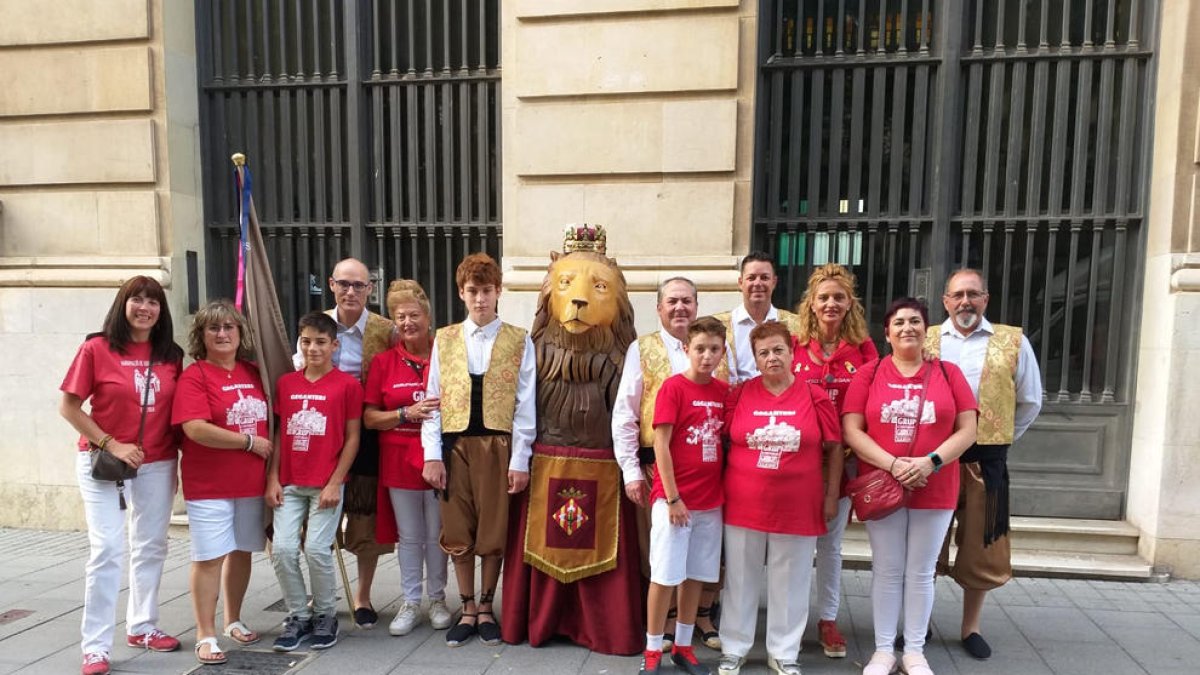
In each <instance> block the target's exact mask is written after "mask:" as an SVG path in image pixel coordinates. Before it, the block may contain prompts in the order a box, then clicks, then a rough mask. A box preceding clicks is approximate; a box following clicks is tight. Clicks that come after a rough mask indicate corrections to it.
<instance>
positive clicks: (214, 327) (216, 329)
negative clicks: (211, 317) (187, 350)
mask: <svg viewBox="0 0 1200 675" xmlns="http://www.w3.org/2000/svg"><path fill="white" fill-rule="evenodd" d="M204 329H205V330H207V331H208V332H210V333H212V334H213V335H220V334H221V332H222V331H224V332H226V333H232V332H234V331H236V330H237V329H238V327H237V325H236V324H232V323H221V324H217V323H210V324H208V325H207V326H205V327H204Z"/></svg>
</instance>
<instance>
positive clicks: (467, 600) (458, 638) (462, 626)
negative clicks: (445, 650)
mask: <svg viewBox="0 0 1200 675" xmlns="http://www.w3.org/2000/svg"><path fill="white" fill-rule="evenodd" d="M458 598H459V600H461V601H462V607H463V608H462V613H461V614H459V617H458V623H456V624H454V625H453V626H451V627H450V630H448V631H446V646H447V647H461V646H463V645H465V644H466V643H468V642H470V641H471V638H473V637H475V635H476V633H478V632H479V628H478V627H477V626H476V624H478V623H479V614H478V610H476V613H471V612H468V611H467V605H468V604H471V603H474V602H475V596H474V595H460V596H458ZM464 619H474V622H472V623H463V620H464Z"/></svg>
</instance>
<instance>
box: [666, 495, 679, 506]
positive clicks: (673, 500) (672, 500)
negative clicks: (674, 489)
mask: <svg viewBox="0 0 1200 675" xmlns="http://www.w3.org/2000/svg"><path fill="white" fill-rule="evenodd" d="M681 499H683V496H682V495H675V499H668V500H667V506H671V505H674V504H678V503H679V500H681Z"/></svg>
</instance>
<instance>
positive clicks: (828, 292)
mask: <svg viewBox="0 0 1200 675" xmlns="http://www.w3.org/2000/svg"><path fill="white" fill-rule="evenodd" d="M854 287H855V280H854V274H853V273H852V272H850V270H848V269H846V268H845V267H842V266H841V265H838V264H836V263H828V264H826V265H822V266H820V267H818V268H817V269H815V270H813V273H812V274H811V275H810V276H809V277H808V288H807V289H806V290H805V291H804V297H803V298H802V299H801V300H800V304H799V305H798V306H797V308H796V316H797V317H798V319H799V324H800V329H799V331H798V332H797V333H796V335H794V336H793V338H792V351H793V353H794V356H793V363H792V369H793V370H794V371H795V373H796V377H798V378H800V379H801V380H804V381H806V382H808V383H809V384H814V385H817V386H818V387H821V388H823V389H824V390H825V393H827V394H828V395H829V400H831V401H833V405H834V407H835V408H836V409H837V412H838V415H839V416H840V415H841V413H842V399H843V398H844V397H845V395H846V389H848V388H849V387H850V381H851V380H852V379H854V373H856V372H857V371H858V369H859V368H861V367H863V366H864V365H866V364H868V363H871V362H872V361H874V360H876V359H878V358H879V352H878V350H876V349H875V343H874V342H872V341H871V336H870V335H869V334H868V333H867V320H866V313H865V312H864V311H863V306H862V302H861V301H859V299H858V296H857V295H855V288H854ZM833 459H834V461H839V460H843V461H844V462H845V467H844V469H843V471H842V481H841V486H840V487H839V490H838V493H837V495H836V496H837V500H836V502H833V501H829V503H828V504H826V512H827V513H830V512H832V511H833V510H834V509H836V514H835V515H834V516H833V517H832V518H830V519H829V520H828V521H827V522H826V523H825V525H826V528H827V530H828V531H827V532H826V533H825V534H823V535H821V536H820V537H819V538H818V539H817V571H816V578H815V579H814V584H813V585H814V586H816V589H817V610H818V612H819V613H820V614H819V615H818V617H817V634H818V638H819V639H820V641H821V648H822V649H823V650H824V651H825V656H828V657H830V658H842V657H845V656H846V638H844V637H842V633H841V631H839V630H838V627H837V615H838V605H839V601H840V599H841V591H842V535H843V534H845V532H846V523H847V522H849V520H850V497H849V496H848V495H847V494H846V482H847V480H849V478H852V477H854V476H855V475H857V471H856V466H857V465H856V463H855V461H854V459H853V457H852V456H851V455H850V449H849V448H843V449H842V452H840V453H837V455H836V456H835V457H834V458H833ZM827 494H828V493H827ZM832 496H833V495H830V497H832Z"/></svg>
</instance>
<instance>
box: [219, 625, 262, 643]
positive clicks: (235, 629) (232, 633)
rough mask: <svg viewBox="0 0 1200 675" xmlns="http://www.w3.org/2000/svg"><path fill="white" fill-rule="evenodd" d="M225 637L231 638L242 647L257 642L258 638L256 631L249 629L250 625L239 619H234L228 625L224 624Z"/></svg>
mask: <svg viewBox="0 0 1200 675" xmlns="http://www.w3.org/2000/svg"><path fill="white" fill-rule="evenodd" d="M225 637H227V638H229V639H230V640H233V641H234V642H236V643H238V644H239V645H241V646H243V647H245V646H248V645H252V644H254V643H256V642H258V641H259V639H260V637H259V635H258V633H255V632H254V631H252V630H250V627H249V626H247V625H246V624H244V623H242V622H241V621H234V622H233V623H231V624H229V625H228V626H225Z"/></svg>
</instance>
